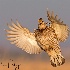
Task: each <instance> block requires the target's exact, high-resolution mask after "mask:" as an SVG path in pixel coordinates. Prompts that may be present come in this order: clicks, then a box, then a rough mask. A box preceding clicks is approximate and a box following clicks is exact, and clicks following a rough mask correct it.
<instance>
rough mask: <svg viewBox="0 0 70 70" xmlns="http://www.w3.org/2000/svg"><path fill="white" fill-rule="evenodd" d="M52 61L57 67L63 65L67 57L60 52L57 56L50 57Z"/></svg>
mask: <svg viewBox="0 0 70 70" xmlns="http://www.w3.org/2000/svg"><path fill="white" fill-rule="evenodd" d="M50 62H51V65H52V66H53V67H57V66H60V65H63V64H64V63H65V59H64V57H63V56H62V55H60V54H58V55H56V56H55V57H53V56H51V57H50Z"/></svg>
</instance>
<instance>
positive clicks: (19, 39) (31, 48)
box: [6, 11, 69, 67]
mask: <svg viewBox="0 0 70 70" xmlns="http://www.w3.org/2000/svg"><path fill="white" fill-rule="evenodd" d="M57 17H58V16H57V15H56V16H54V13H53V11H52V12H51V13H50V11H47V18H48V20H49V21H50V24H49V23H48V22H47V23H46V22H44V21H43V19H42V18H40V19H39V20H38V28H37V29H35V30H34V32H33V33H32V32H30V31H29V30H28V29H27V28H25V27H22V26H21V25H20V23H19V22H18V20H16V24H15V23H14V22H13V21H11V22H12V26H10V25H8V27H9V29H10V30H6V32H7V37H8V38H7V39H8V40H9V41H10V42H11V44H15V45H16V46H17V47H19V48H21V49H22V50H24V51H26V52H27V53H30V54H39V53H41V52H42V51H45V52H46V53H47V54H48V55H49V57H50V62H51V65H52V66H53V67H57V66H60V65H62V64H64V63H65V59H64V57H63V56H62V54H61V49H60V46H59V43H60V42H61V41H65V40H66V39H67V38H68V36H69V28H68V26H67V25H66V24H64V23H63V21H62V22H61V21H60V19H58V18H57ZM48 24H49V25H48Z"/></svg>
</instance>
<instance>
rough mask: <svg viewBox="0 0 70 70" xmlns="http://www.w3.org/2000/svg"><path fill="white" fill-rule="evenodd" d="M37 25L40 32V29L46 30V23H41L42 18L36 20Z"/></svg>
mask: <svg viewBox="0 0 70 70" xmlns="http://www.w3.org/2000/svg"><path fill="white" fill-rule="evenodd" d="M38 22H39V24H38V29H40V30H42V29H45V28H46V23H45V22H44V21H43V19H42V18H40V19H39V20H38Z"/></svg>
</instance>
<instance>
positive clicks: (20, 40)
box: [6, 21, 42, 54]
mask: <svg viewBox="0 0 70 70" xmlns="http://www.w3.org/2000/svg"><path fill="white" fill-rule="evenodd" d="M16 23H17V25H16V24H15V23H14V22H13V21H12V26H10V25H8V27H9V28H10V30H6V31H7V37H8V40H10V41H11V44H15V45H16V46H17V47H19V48H22V50H25V51H26V52H27V53H30V54H38V53H40V52H41V51H42V50H41V48H40V47H39V46H38V44H37V41H36V38H35V36H34V33H31V32H30V31H29V30H28V29H27V28H24V27H22V26H21V25H20V24H19V22H18V21H16Z"/></svg>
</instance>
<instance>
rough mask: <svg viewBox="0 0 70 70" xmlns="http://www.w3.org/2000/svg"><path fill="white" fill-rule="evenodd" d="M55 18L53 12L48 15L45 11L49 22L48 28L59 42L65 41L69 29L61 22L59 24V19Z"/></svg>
mask: <svg viewBox="0 0 70 70" xmlns="http://www.w3.org/2000/svg"><path fill="white" fill-rule="evenodd" d="M56 16H57V15H56ZM56 16H54V13H53V12H52V14H51V15H50V12H49V11H47V17H48V20H49V21H51V24H50V27H52V28H53V29H54V30H55V33H56V35H57V38H58V40H59V41H65V40H66V39H67V38H68V36H69V27H68V26H67V25H66V24H64V23H63V21H62V22H61V21H60V19H57V18H56ZM57 17H58V16H57Z"/></svg>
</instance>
